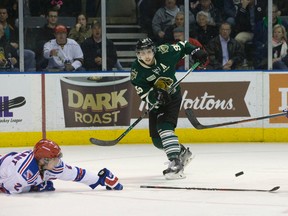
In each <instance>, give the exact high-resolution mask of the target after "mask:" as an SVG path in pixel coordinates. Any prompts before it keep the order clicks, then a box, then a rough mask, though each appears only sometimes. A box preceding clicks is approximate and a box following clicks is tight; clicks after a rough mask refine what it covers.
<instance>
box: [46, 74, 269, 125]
mask: <svg viewBox="0 0 288 216" xmlns="http://www.w3.org/2000/svg"><path fill="white" fill-rule="evenodd" d="M182 76H183V73H180V72H179V73H177V77H178V79H179V78H181V77H182ZM129 77H130V74H129V73H118V74H104V73H101V74H97V76H94V77H93V76H91V74H79V73H78V74H64V75H63V74H55V75H54V74H53V75H52V74H49V75H46V98H47V99H46V110H47V113H46V116H47V119H46V123H47V130H74V129H75V128H77V130H90V129H93V130H101V129H106V128H109V129H113V128H127V126H129V125H130V124H131V123H132V122H133V121H135V119H137V118H138V117H139V116H140V115H141V114H142V113H143V111H145V109H146V108H147V104H146V103H145V102H144V101H140V99H139V97H138V96H137V95H136V91H135V89H134V87H133V86H132V85H131V83H130V78H129ZM264 81H265V80H264V79H263V73H261V72H253V73H252V72H251V71H249V72H239V73H237V72H215V73H214V72H208V73H205V72H196V73H194V72H193V73H191V74H190V75H189V76H187V77H186V78H185V80H184V81H183V83H181V88H182V99H183V100H182V104H181V110H180V114H179V121H178V128H186V127H191V124H190V123H189V121H188V120H187V118H186V116H185V113H184V110H185V109H186V108H190V107H192V108H193V109H194V110H195V114H196V115H197V117H199V119H200V120H201V122H203V124H205V123H206V122H209V123H211V121H213V123H219V122H223V121H233V120H239V119H241V118H248V117H254V116H261V115H263V104H265V103H264V101H265V100H267V101H268V99H269V97H268V95H263V82H264ZM48 86H49V88H48ZM265 86H267V85H265ZM266 104H268V103H266ZM262 126H263V122H262V121H256V122H251V123H248V124H243V125H237V126H231V127H238V128H239V127H258V128H261V127H262ZM266 126H269V122H268V125H266ZM147 127H148V119H147V118H145V119H143V120H142V121H141V122H140V123H139V124H138V125H137V126H136V128H147Z"/></svg>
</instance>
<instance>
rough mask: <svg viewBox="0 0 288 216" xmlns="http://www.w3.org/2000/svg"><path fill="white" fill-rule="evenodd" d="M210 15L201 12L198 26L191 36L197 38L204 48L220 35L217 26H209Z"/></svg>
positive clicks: (198, 16)
mask: <svg viewBox="0 0 288 216" xmlns="http://www.w3.org/2000/svg"><path fill="white" fill-rule="evenodd" d="M209 19H210V15H209V13H207V12H205V11H200V12H198V13H197V15H196V22H197V24H196V26H195V27H194V28H193V31H192V34H191V36H192V37H193V38H196V39H197V40H198V41H199V42H200V43H201V44H202V45H203V46H204V47H205V46H206V45H207V44H208V42H209V41H210V40H211V39H212V38H214V37H216V36H217V35H218V30H217V27H216V26H212V25H209V24H208V23H209Z"/></svg>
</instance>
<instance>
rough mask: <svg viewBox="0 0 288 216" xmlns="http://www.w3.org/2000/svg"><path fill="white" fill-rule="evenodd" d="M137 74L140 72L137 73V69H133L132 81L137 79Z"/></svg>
mask: <svg viewBox="0 0 288 216" xmlns="http://www.w3.org/2000/svg"><path fill="white" fill-rule="evenodd" d="M137 74H138V71H136V70H135V69H133V70H132V71H131V73H130V78H131V80H134V79H136V77H137Z"/></svg>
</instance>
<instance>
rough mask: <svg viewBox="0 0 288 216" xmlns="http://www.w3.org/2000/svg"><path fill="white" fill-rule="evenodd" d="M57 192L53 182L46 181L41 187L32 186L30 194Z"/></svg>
mask: <svg viewBox="0 0 288 216" xmlns="http://www.w3.org/2000/svg"><path fill="white" fill-rule="evenodd" d="M44 191H55V188H54V186H53V182H52V181H45V182H42V183H41V184H39V185H36V186H31V188H30V191H29V192H44Z"/></svg>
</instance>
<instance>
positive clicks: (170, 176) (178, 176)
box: [164, 171, 186, 180]
mask: <svg viewBox="0 0 288 216" xmlns="http://www.w3.org/2000/svg"><path fill="white" fill-rule="evenodd" d="M164 176H165V178H166V179H167V180H177V179H185V178H186V176H185V174H184V173H183V171H180V172H178V173H172V172H171V173H166V174H165V175H164Z"/></svg>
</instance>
